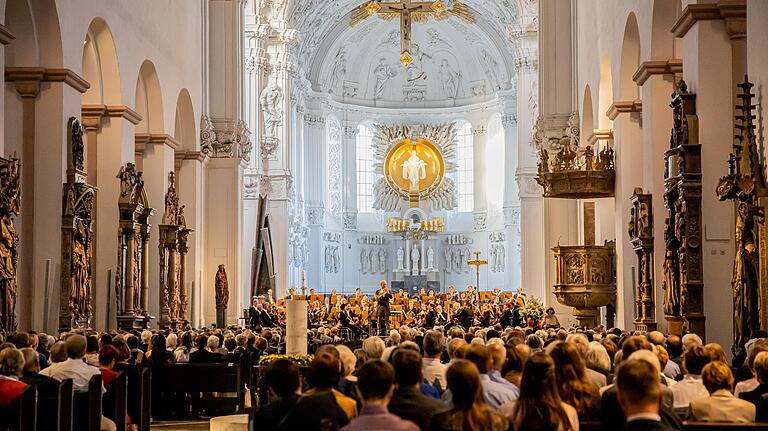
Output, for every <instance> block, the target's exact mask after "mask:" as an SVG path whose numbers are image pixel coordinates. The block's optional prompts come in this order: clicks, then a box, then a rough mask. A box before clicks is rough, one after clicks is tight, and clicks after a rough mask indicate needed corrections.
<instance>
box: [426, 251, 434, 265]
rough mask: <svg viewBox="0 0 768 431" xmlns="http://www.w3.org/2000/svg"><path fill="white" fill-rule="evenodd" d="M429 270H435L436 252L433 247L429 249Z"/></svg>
mask: <svg viewBox="0 0 768 431" xmlns="http://www.w3.org/2000/svg"><path fill="white" fill-rule="evenodd" d="M427 269H435V251H434V250H432V247H429V248H428V249H427Z"/></svg>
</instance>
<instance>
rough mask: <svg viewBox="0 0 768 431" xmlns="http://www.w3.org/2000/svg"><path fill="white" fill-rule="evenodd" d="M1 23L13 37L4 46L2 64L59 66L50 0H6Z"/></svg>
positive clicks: (56, 16) (58, 39) (57, 35)
mask: <svg viewBox="0 0 768 431" xmlns="http://www.w3.org/2000/svg"><path fill="white" fill-rule="evenodd" d="M5 25H6V26H7V27H8V30H9V31H10V32H11V33H12V34H13V35H14V36H15V37H16V39H15V40H14V41H13V43H11V44H9V45H8V46H6V47H5V66H6V67H40V66H44V67H61V66H62V64H63V57H62V47H61V28H60V26H59V13H58V10H57V8H56V2H55V1H54V0H8V1H7V3H6V4H5Z"/></svg>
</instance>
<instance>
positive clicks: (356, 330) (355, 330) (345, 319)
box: [338, 303, 363, 339]
mask: <svg viewBox="0 0 768 431" xmlns="http://www.w3.org/2000/svg"><path fill="white" fill-rule="evenodd" d="M338 318H339V326H341V327H342V328H349V330H350V332H352V337H353V338H354V339H358V338H360V335H361V334H362V333H363V330H362V329H361V328H360V327H359V326H357V325H355V324H354V323H352V315H350V314H349V310H347V304H344V303H342V304H341V307H340V310H339V314H338Z"/></svg>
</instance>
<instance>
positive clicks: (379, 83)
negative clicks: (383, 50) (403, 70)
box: [373, 58, 396, 99]
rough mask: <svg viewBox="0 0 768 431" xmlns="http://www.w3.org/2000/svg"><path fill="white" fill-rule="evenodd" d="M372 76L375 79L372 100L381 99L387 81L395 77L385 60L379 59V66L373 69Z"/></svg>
mask: <svg viewBox="0 0 768 431" xmlns="http://www.w3.org/2000/svg"><path fill="white" fill-rule="evenodd" d="M373 75H374V77H376V86H375V87H374V89H373V98H374V99H381V96H383V95H384V87H385V86H386V85H387V82H389V79H390V78H392V77H393V76H395V75H396V73H395V72H394V71H393V70H392V68H391V67H390V66H389V64H387V59H386V58H380V59H379V65H378V66H376V68H375V69H373Z"/></svg>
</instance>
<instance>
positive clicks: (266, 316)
mask: <svg viewBox="0 0 768 431" xmlns="http://www.w3.org/2000/svg"><path fill="white" fill-rule="evenodd" d="M257 311H258V312H259V320H260V321H261V326H263V327H265V328H271V327H273V326H275V318H274V316H272V313H270V312H269V310H267V309H265V308H264V306H263V305H262V304H261V303H259V305H258V308H257Z"/></svg>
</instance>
